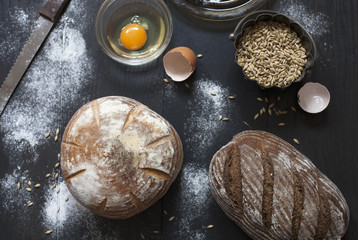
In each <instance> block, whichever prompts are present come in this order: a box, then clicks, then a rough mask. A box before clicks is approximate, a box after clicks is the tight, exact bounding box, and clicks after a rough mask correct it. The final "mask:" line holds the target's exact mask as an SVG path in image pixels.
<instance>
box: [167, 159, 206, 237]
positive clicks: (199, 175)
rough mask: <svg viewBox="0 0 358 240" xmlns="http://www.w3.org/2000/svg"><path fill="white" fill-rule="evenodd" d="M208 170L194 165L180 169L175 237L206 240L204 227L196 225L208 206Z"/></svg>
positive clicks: (203, 216)
mask: <svg viewBox="0 0 358 240" xmlns="http://www.w3.org/2000/svg"><path fill="white" fill-rule="evenodd" d="M208 175H209V174H208V170H207V169H206V168H203V167H199V166H197V165H194V164H188V165H186V166H184V167H183V169H182V176H181V179H180V181H181V184H180V194H179V199H180V209H179V212H180V214H181V216H180V218H179V219H178V221H177V222H176V229H178V231H177V232H175V235H174V236H176V237H179V238H180V239H187V240H204V239H206V234H205V232H206V231H205V230H206V228H205V227H206V226H200V225H199V226H198V225H196V224H197V223H198V222H202V220H203V219H205V213H206V212H208V208H209V206H210V204H208V201H209V199H210V188H209V178H208Z"/></svg>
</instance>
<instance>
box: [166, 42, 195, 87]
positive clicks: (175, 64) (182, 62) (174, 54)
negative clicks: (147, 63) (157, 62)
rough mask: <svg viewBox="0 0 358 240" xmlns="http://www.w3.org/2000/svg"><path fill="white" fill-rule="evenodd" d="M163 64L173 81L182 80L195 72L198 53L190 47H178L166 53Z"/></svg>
mask: <svg viewBox="0 0 358 240" xmlns="http://www.w3.org/2000/svg"><path fill="white" fill-rule="evenodd" d="M163 64H164V70H165V72H166V74H167V75H168V76H169V77H170V78H171V79H173V81H176V82H182V81H184V80H186V79H187V78H188V77H190V75H191V74H192V73H193V72H194V70H195V66H196V55H195V53H194V52H193V50H191V49H190V48H187V47H176V48H173V49H171V50H170V51H168V52H167V53H166V54H165V55H164V57H163Z"/></svg>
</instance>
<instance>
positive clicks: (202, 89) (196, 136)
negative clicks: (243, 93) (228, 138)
mask: <svg viewBox="0 0 358 240" xmlns="http://www.w3.org/2000/svg"><path fill="white" fill-rule="evenodd" d="M228 96H229V91H228V90H227V89H226V88H223V87H221V86H220V85H219V83H216V82H215V81H212V80H208V79H202V80H197V81H196V85H195V86H194V89H193V97H194V98H193V100H190V101H189V102H188V105H187V106H188V107H187V108H188V109H187V111H188V113H189V116H188V118H187V121H186V122H185V124H184V130H185V132H184V135H185V143H186V145H187V147H189V148H190V150H191V151H192V152H193V155H194V157H199V156H203V153H205V151H206V150H207V149H208V148H210V147H211V146H212V145H213V143H214V140H215V136H217V134H218V133H220V132H221V131H223V130H224V129H225V127H226V124H225V121H219V116H220V115H222V117H223V118H226V117H227V118H229V116H228V115H227V114H228V113H229V109H230V100H229V98H228ZM198 106H199V108H198ZM198 109H200V111H198Z"/></svg>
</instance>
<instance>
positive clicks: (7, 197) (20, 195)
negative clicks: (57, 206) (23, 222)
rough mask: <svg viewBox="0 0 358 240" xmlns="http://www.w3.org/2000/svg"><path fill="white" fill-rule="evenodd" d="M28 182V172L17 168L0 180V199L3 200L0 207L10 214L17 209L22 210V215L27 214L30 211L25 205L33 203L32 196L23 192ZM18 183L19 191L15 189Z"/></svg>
mask: <svg viewBox="0 0 358 240" xmlns="http://www.w3.org/2000/svg"><path fill="white" fill-rule="evenodd" d="M28 181H29V177H28V172H27V171H25V172H22V171H21V170H20V169H19V168H17V169H15V170H14V171H13V173H11V174H6V175H5V176H4V178H2V179H1V180H0V185H1V188H0V195H1V197H0V199H1V198H3V199H2V201H1V205H2V206H1V207H2V208H4V209H6V210H7V211H9V212H10V213H15V212H17V211H18V210H19V209H22V213H26V212H28V211H29V210H30V209H29V208H28V207H27V205H28V204H29V203H30V202H32V201H33V198H32V195H31V194H29V192H27V191H26V190H25V188H26V187H28V185H27V182H28ZM18 182H20V189H18V188H17V184H18Z"/></svg>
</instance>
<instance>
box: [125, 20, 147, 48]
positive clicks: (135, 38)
mask: <svg viewBox="0 0 358 240" xmlns="http://www.w3.org/2000/svg"><path fill="white" fill-rule="evenodd" d="M119 38H120V41H121V43H122V44H123V46H124V47H125V48H127V49H128V50H138V49H140V48H142V47H143V46H144V44H145V42H146V41H147V32H146V31H145V29H144V28H143V27H142V26H141V25H139V24H135V23H133V24H129V25H127V26H125V27H124V28H123V29H122V32H121V34H120V36H119Z"/></svg>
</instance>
